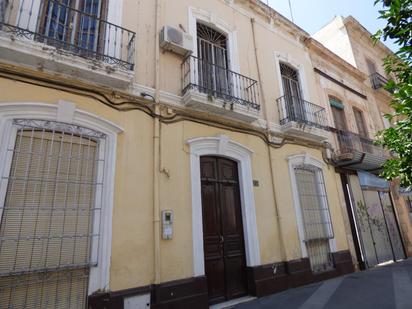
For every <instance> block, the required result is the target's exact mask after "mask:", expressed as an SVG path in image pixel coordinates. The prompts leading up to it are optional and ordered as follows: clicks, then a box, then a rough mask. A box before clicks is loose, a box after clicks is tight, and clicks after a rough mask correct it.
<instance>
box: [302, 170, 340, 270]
mask: <svg viewBox="0 0 412 309" xmlns="http://www.w3.org/2000/svg"><path fill="white" fill-rule="evenodd" d="M294 172H295V178H296V185H297V191H298V194H299V204H300V208H301V213H302V221H303V225H304V236H305V239H304V243H305V246H306V249H307V253H308V256H309V259H310V264H311V267H312V270H313V271H314V272H321V271H326V270H328V269H331V268H332V267H333V261H332V259H331V254H330V253H331V252H330V251H331V248H330V245H329V240H330V239H332V238H333V228H332V222H331V219H330V214H329V206H328V201H327V196H326V190H325V184H324V180H323V175H322V170H321V169H320V168H318V167H315V166H312V165H307V164H302V165H298V166H295V167H294Z"/></svg>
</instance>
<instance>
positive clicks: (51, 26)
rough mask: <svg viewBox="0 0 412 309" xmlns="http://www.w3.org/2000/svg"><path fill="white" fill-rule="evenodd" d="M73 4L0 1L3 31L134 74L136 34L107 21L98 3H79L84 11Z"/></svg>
mask: <svg viewBox="0 0 412 309" xmlns="http://www.w3.org/2000/svg"><path fill="white" fill-rule="evenodd" d="M74 2H75V1H57V0H0V31H3V32H8V33H11V34H14V35H15V36H17V37H23V38H26V39H29V40H33V41H36V42H41V43H46V44H47V45H51V46H54V47H56V48H58V49H62V50H65V51H67V52H70V53H72V54H75V55H77V56H80V57H83V58H87V59H95V60H98V61H102V62H105V63H107V64H111V65H115V66H119V67H121V68H123V69H126V70H133V68H134V52H135V37H136V34H135V32H133V31H130V30H127V29H125V28H123V27H120V26H118V25H115V24H113V23H111V22H109V21H107V20H105V19H104V18H105V17H106V15H107V14H106V12H105V7H104V6H102V5H100V6H99V5H98V4H96V3H99V1H96V2H94V1H90V0H84V1H80V2H81V3H82V5H83V9H76V8H74V7H73V6H72V5H71V4H72V3H74ZM101 3H102V2H100V4H101Z"/></svg>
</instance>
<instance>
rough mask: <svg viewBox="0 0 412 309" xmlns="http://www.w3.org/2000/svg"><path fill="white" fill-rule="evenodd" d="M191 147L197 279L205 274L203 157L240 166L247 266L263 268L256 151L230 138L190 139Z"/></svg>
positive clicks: (188, 142) (194, 264)
mask: <svg viewBox="0 0 412 309" xmlns="http://www.w3.org/2000/svg"><path fill="white" fill-rule="evenodd" d="M187 144H188V145H189V147H190V173H191V187H192V241H193V273H194V276H204V275H205V263H204V249H203V218H202V196H201V180H200V156H220V157H225V158H228V159H231V160H234V161H236V162H237V163H238V173H239V191H240V204H241V209H242V221H243V234H244V240H245V254H246V265H247V266H258V265H260V248H259V238H258V232H257V224H256V211H255V198H254V193H253V178H252V164H251V155H252V153H253V151H252V150H250V149H248V148H246V147H245V146H243V145H241V144H239V143H237V142H235V141H233V140H231V139H230V138H229V137H228V136H226V135H218V136H216V137H199V138H193V139H190V140H188V141H187Z"/></svg>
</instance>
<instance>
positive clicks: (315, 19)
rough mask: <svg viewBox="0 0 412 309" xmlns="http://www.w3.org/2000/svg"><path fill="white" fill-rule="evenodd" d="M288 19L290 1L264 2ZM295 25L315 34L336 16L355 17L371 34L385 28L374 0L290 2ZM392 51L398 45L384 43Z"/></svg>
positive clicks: (299, 0) (300, 0) (265, 0)
mask: <svg viewBox="0 0 412 309" xmlns="http://www.w3.org/2000/svg"><path fill="white" fill-rule="evenodd" d="M262 1H263V2H265V3H268V4H269V5H270V6H271V7H273V8H274V9H275V10H276V11H278V12H279V13H281V14H282V15H283V16H285V17H286V18H288V19H291V15H290V10H289V2H288V0H262ZM290 2H291V6H292V12H293V19H294V23H295V24H297V25H298V26H299V27H301V28H302V29H304V30H305V31H307V32H309V33H310V34H313V33H315V32H316V31H317V30H319V29H320V28H322V27H323V26H324V25H326V24H327V23H328V22H329V21H331V20H332V19H333V17H335V16H336V15H342V16H348V15H352V16H353V17H355V18H356V19H357V20H358V21H359V22H360V23H361V24H362V25H363V26H364V27H365V28H366V29H368V30H369V31H370V32H371V33H375V32H376V31H377V30H378V29H380V28H383V26H385V21H384V20H379V19H378V18H377V17H378V16H379V13H378V10H379V9H380V8H381V6H380V7H379V5H377V6H376V7H375V6H374V5H373V3H374V0H290ZM384 43H385V44H386V45H387V46H388V47H389V48H390V49H392V50H395V51H396V50H397V49H398V48H397V47H396V45H394V44H392V43H390V42H384Z"/></svg>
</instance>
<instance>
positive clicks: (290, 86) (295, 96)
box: [280, 63, 306, 121]
mask: <svg viewBox="0 0 412 309" xmlns="http://www.w3.org/2000/svg"><path fill="white" fill-rule="evenodd" d="M280 74H281V75H282V85H283V92H284V96H285V105H286V106H285V107H284V108H285V109H286V114H287V115H288V118H289V119H290V120H292V121H296V120H299V121H305V120H306V113H305V108H304V105H303V101H302V94H301V90H300V84H299V74H298V71H296V70H295V69H294V68H292V67H290V66H288V65H287V64H284V63H280Z"/></svg>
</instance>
